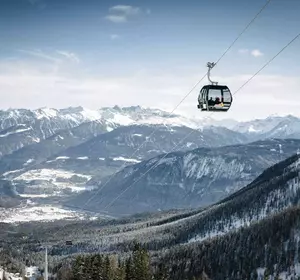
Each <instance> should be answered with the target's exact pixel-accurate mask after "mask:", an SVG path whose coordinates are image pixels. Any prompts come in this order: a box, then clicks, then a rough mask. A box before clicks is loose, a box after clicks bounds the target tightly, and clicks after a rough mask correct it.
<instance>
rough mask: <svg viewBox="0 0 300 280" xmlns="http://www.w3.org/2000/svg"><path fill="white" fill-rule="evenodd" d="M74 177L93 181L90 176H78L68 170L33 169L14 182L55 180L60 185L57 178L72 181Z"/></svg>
mask: <svg viewBox="0 0 300 280" xmlns="http://www.w3.org/2000/svg"><path fill="white" fill-rule="evenodd" d="M72 176H79V177H83V178H85V179H86V180H89V179H91V176H89V175H83V174H78V173H73V172H70V171H66V170H62V169H46V168H44V169H33V170H29V171H27V172H25V173H23V174H21V175H20V176H18V177H16V178H14V181H16V180H26V181H27V180H30V181H32V180H45V181H49V180H51V179H52V180H53V182H55V183H56V184H58V183H59V182H57V178H64V179H70V178H71V177H72Z"/></svg>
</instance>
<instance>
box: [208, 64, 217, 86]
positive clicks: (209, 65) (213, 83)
mask: <svg viewBox="0 0 300 280" xmlns="http://www.w3.org/2000/svg"><path fill="white" fill-rule="evenodd" d="M215 65H216V63H214V62H207V67H208V70H207V78H208V80H209V81H210V82H211V84H212V85H218V82H214V81H212V80H211V79H210V70H211V69H213V68H214V66H215Z"/></svg>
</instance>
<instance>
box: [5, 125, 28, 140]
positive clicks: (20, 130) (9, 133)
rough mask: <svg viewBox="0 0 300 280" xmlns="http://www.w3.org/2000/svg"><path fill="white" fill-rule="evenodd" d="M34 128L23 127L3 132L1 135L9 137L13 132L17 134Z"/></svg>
mask: <svg viewBox="0 0 300 280" xmlns="http://www.w3.org/2000/svg"><path fill="white" fill-rule="evenodd" d="M31 129H32V127H27V128H22V129H17V130H15V131H10V132H7V133H5V134H2V135H0V137H2V138H3V137H7V136H9V135H12V134H16V133H21V132H25V131H28V130H31Z"/></svg>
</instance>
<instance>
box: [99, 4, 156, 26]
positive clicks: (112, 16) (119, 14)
mask: <svg viewBox="0 0 300 280" xmlns="http://www.w3.org/2000/svg"><path fill="white" fill-rule="evenodd" d="M142 12H143V11H142V10H141V9H140V8H139V7H134V6H130V5H116V6H113V7H110V8H109V14H108V15H107V16H105V18H106V19H107V20H109V21H111V22H114V23H123V22H127V21H128V20H129V18H130V17H133V16H137V15H139V14H141V13H142ZM145 13H146V14H148V15H149V14H150V13H151V11H150V9H147V10H146V11H145Z"/></svg>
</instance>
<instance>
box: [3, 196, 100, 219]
mask: <svg viewBox="0 0 300 280" xmlns="http://www.w3.org/2000/svg"><path fill="white" fill-rule="evenodd" d="M97 216H99V215H96V214H95V215H92V214H89V215H87V213H84V212H80V211H75V210H69V209H64V208H62V207H60V206H58V205H55V206H54V205H50V204H48V205H39V204H37V203H34V202H33V201H31V200H29V199H28V200H27V203H26V204H23V205H22V206H20V207H15V208H9V209H6V208H1V212H0V222H2V223H16V222H30V221H54V220H61V219H68V220H70V219H71V220H79V219H81V220H83V219H88V218H89V219H94V218H96V217H97Z"/></svg>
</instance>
